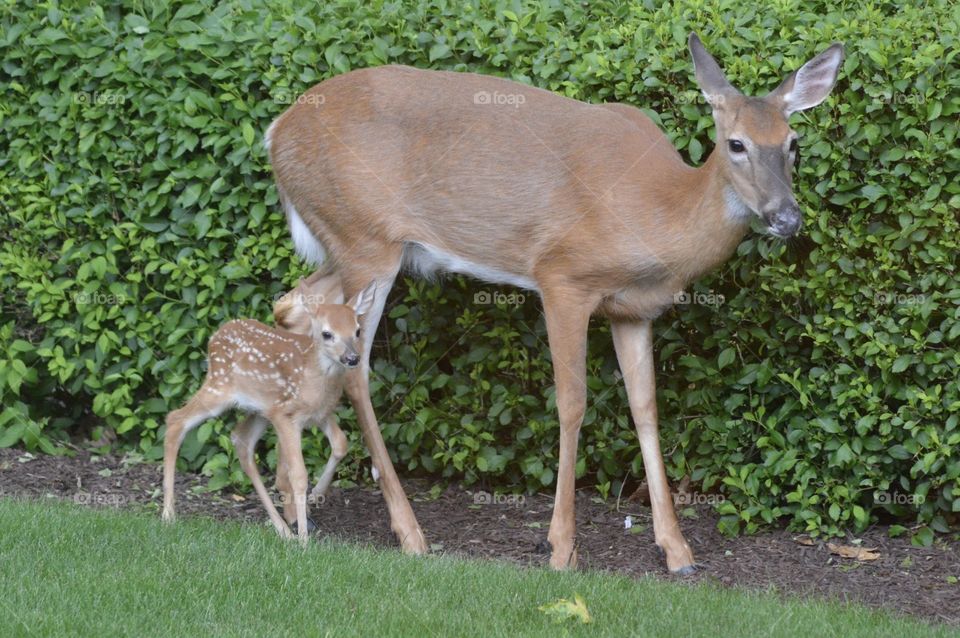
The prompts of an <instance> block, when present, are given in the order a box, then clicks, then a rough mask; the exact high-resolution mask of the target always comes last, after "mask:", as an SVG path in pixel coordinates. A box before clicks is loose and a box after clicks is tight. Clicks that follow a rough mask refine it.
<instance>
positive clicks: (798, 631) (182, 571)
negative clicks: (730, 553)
mask: <svg viewBox="0 0 960 638" xmlns="http://www.w3.org/2000/svg"><path fill="white" fill-rule="evenodd" d="M0 586H2V590H0V619H2V620H0V634H2V635H3V636H10V635H40V636H52V635H56V636H64V635H83V636H215V635H216V636H221V635H228V636H234V635H235V636H326V635H330V636H342V635H348V636H366V637H370V638H381V637H383V636H415V637H424V638H425V637H428V636H442V637H447V636H541V635H542V636H560V635H571V636H581V635H582V636H698V635H703V636H790V637H791V638H793V637H794V636H838V637H844V638H847V637H849V636H870V637H871V638H876V637H878V636H928V635H929V636H938V635H939V636H946V635H956V634H954V633H953V632H951V631H950V630H948V629H946V628H942V627H935V628H931V627H929V626H927V625H924V624H921V623H918V622H913V621H910V620H904V619H897V618H894V617H892V616H890V615H887V614H883V613H877V612H873V611H869V610H867V609H864V608H861V607H853V606H843V605H840V604H823V603H814V602H809V601H802V600H791V601H789V602H786V603H785V602H783V601H781V600H779V599H778V598H777V597H776V596H774V595H771V594H749V593H742V592H737V591H731V590H726V589H718V588H714V587H709V586H694V587H688V586H684V585H679V584H674V583H665V582H657V581H656V580H653V579H648V580H640V581H635V580H630V579H627V578H623V577H619V576H609V575H603V574H597V573H554V572H551V571H548V570H546V569H520V568H517V567H513V566H509V565H505V564H499V563H495V562H488V561H486V562H482V561H468V560H458V559H453V558H449V557H429V558H412V557H407V556H404V555H402V554H400V553H399V552H398V551H386V550H377V549H369V548H363V547H357V546H351V545H341V544H336V543H333V542H317V543H314V544H313V545H312V546H311V547H310V548H309V549H307V550H302V549H300V548H299V547H298V546H297V545H296V544H294V543H287V542H283V541H281V540H280V539H279V538H277V537H276V536H275V534H274V533H273V531H272V530H270V529H268V528H266V527H265V526H263V527H261V526H251V525H240V524H237V523H222V522H214V521H210V520H203V519H193V520H185V521H180V522H178V523H177V524H175V525H172V526H168V525H163V524H162V523H161V522H160V520H159V518H158V517H154V516H149V515H146V514H135V513H130V512H120V511H111V510H91V509H84V508H79V507H76V506H73V505H68V504H62V503H39V502H24V501H16V500H0ZM575 593H576V594H579V595H580V596H581V597H582V598H583V600H584V602H585V603H586V606H587V608H588V609H589V612H590V615H591V616H592V622H591V623H589V624H582V623H581V622H580V621H579V620H577V619H575V618H567V619H566V620H563V621H562V622H561V623H560V624H557V623H556V621H555V620H554V619H553V618H552V617H550V616H547V615H546V614H545V613H544V612H543V611H540V610H539V609H538V607H540V606H542V605H545V604H549V603H552V602H554V601H556V600H558V599H560V598H568V599H569V598H572V597H573V595H574V594H575ZM918 595H921V594H920V593H919V592H918Z"/></svg>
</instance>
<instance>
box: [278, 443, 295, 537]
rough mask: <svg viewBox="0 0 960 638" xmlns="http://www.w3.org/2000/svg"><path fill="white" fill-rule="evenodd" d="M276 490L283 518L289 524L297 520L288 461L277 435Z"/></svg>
mask: <svg viewBox="0 0 960 638" xmlns="http://www.w3.org/2000/svg"><path fill="white" fill-rule="evenodd" d="M277 491H279V492H280V503H281V504H282V505H283V518H284V520H285V521H287V523H288V524H289V525H291V526H292V525H293V524H294V523H296V521H297V507H296V505H294V502H293V488H291V487H290V463H289V462H288V461H287V455H286V453H285V451H284V448H283V441H281V440H280V437H277Z"/></svg>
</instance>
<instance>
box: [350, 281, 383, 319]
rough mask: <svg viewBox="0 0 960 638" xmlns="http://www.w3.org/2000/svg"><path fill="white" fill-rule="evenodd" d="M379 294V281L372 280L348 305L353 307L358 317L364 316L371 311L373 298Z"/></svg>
mask: <svg viewBox="0 0 960 638" xmlns="http://www.w3.org/2000/svg"><path fill="white" fill-rule="evenodd" d="M376 294H377V282H375V281H371V282H370V283H369V284H367V287H366V288H364V289H363V290H361V291H360V292H358V293H357V296H356V297H354V298H353V299H351V300H350V301H349V302H348V303H347V305H348V306H350V307H351V308H353V311H354V312H355V313H357V316H358V317H362V316H363V315H365V314H367V312H369V311H370V307H371V306H373V300H374V298H375V297H376Z"/></svg>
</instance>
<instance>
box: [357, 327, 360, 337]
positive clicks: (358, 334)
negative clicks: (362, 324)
mask: <svg viewBox="0 0 960 638" xmlns="http://www.w3.org/2000/svg"><path fill="white" fill-rule="evenodd" d="M357 336H358V337H359V336H360V328H357Z"/></svg>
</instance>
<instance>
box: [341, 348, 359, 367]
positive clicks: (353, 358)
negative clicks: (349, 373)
mask: <svg viewBox="0 0 960 638" xmlns="http://www.w3.org/2000/svg"><path fill="white" fill-rule="evenodd" d="M340 363H342V364H343V365H345V366H347V367H348V368H355V367H357V364H358V363H360V355H358V354H357V353H356V352H352V353H349V354H345V355H343V356H342V357H340Z"/></svg>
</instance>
